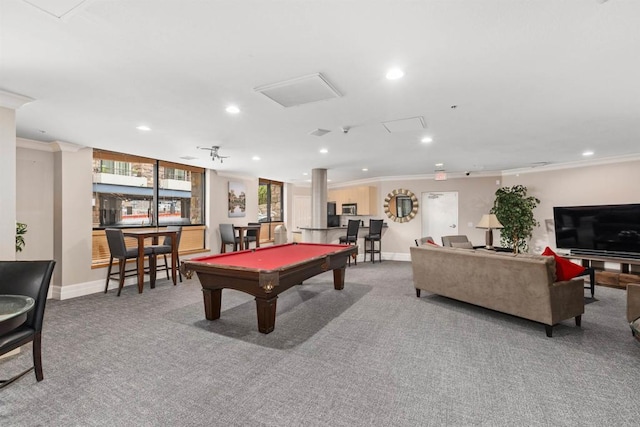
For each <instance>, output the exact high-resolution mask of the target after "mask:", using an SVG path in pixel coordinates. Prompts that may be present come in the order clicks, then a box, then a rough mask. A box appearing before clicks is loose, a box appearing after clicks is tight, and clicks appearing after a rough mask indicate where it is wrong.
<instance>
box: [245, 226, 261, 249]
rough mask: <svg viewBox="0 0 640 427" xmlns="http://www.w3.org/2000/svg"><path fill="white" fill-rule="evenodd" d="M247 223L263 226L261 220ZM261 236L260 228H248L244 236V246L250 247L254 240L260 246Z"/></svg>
mask: <svg viewBox="0 0 640 427" xmlns="http://www.w3.org/2000/svg"><path fill="white" fill-rule="evenodd" d="M247 225H254V226H256V227H261V226H262V224H260V223H259V222H250V223H248V224H247ZM259 238H260V229H259V228H256V229H253V230H251V229H247V232H246V233H245V236H244V247H245V249H248V248H249V243H251V242H253V243H255V244H256V246H258V239H259Z"/></svg>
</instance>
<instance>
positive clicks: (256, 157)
mask: <svg viewBox="0 0 640 427" xmlns="http://www.w3.org/2000/svg"><path fill="white" fill-rule="evenodd" d="M251 160H260V157H258V156H253V157H252V158H251Z"/></svg>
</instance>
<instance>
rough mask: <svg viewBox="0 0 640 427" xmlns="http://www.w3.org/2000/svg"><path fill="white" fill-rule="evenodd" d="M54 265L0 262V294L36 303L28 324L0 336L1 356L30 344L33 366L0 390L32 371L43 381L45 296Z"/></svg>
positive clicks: (52, 262)
mask: <svg viewBox="0 0 640 427" xmlns="http://www.w3.org/2000/svg"><path fill="white" fill-rule="evenodd" d="M55 265H56V262H55V261H53V260H50V261H0V294H4V295H25V296H28V297H31V298H33V299H34V300H35V306H34V308H33V309H32V310H31V311H30V312H29V314H28V315H27V320H26V321H25V322H24V323H23V324H22V325H21V326H18V327H17V328H16V329H13V330H11V331H9V332H6V333H4V334H3V335H0V355H2V354H6V353H8V352H10V351H12V350H15V349H16V348H18V347H21V346H23V345H25V344H27V343H29V342H32V343H33V348H32V352H33V366H32V367H30V368H29V369H27V370H26V371H24V372H22V373H20V374H18V375H16V376H14V377H13V378H11V379H9V380H5V381H0V388H2V387H5V386H7V385H9V384H11V383H12V382H14V381H15V380H17V379H19V378H21V377H22V376H24V375H26V374H27V373H29V372H30V371H31V370H34V372H35V374H36V381H42V379H43V378H44V375H43V373H42V322H43V319H44V308H45V305H46V303H47V293H48V292H49V284H50V283H51V276H52V274H53V269H54V267H55Z"/></svg>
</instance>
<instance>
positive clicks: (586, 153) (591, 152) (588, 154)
mask: <svg viewBox="0 0 640 427" xmlns="http://www.w3.org/2000/svg"><path fill="white" fill-rule="evenodd" d="M582 155H583V156H585V157H588V156H593V151H590V150H589V151H585V152H584V153H582Z"/></svg>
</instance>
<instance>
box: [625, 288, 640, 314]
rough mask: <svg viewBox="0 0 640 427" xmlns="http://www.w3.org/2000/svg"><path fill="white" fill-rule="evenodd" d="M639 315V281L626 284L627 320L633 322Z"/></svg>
mask: <svg viewBox="0 0 640 427" xmlns="http://www.w3.org/2000/svg"><path fill="white" fill-rule="evenodd" d="M639 317H640V283H629V284H628V285H627V320H628V321H629V322H633V321H634V320H636V319H637V318H639Z"/></svg>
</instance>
